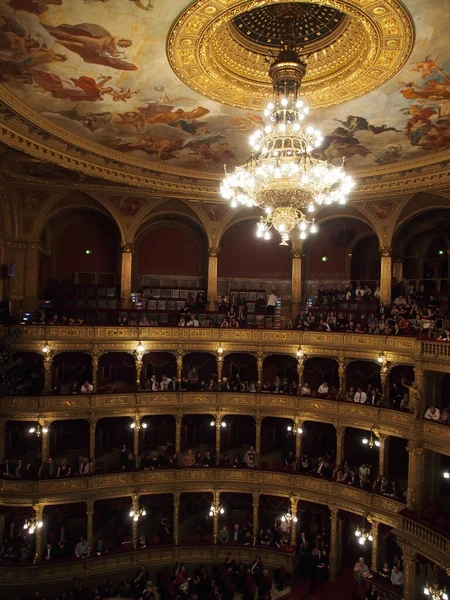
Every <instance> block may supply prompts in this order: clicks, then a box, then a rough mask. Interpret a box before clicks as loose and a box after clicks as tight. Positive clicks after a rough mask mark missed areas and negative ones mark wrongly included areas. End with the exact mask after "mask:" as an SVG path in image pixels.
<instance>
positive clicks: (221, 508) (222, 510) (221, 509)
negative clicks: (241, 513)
mask: <svg viewBox="0 0 450 600" xmlns="http://www.w3.org/2000/svg"><path fill="white" fill-rule="evenodd" d="M219 512H220V514H221V515H223V514H224V513H225V509H224V508H223V506H221V507H220V511H219Z"/></svg>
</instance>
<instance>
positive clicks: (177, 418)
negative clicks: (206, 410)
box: [175, 414, 183, 458]
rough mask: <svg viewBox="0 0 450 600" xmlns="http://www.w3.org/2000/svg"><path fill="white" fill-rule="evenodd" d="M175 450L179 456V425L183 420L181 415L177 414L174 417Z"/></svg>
mask: <svg viewBox="0 0 450 600" xmlns="http://www.w3.org/2000/svg"><path fill="white" fill-rule="evenodd" d="M175 418H176V420H175V452H176V453H177V454H178V458H179V457H180V452H181V425H182V420H183V415H181V414H177V416H176V417H175Z"/></svg>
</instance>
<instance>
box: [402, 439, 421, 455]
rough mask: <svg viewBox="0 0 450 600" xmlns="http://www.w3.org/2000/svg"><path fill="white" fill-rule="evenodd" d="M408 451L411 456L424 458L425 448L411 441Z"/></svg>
mask: <svg viewBox="0 0 450 600" xmlns="http://www.w3.org/2000/svg"><path fill="white" fill-rule="evenodd" d="M406 449H407V450H408V452H409V455H410V456H422V455H423V453H424V448H423V446H419V445H418V444H417V442H415V441H412V440H410V441H409V442H408V444H407V445H406Z"/></svg>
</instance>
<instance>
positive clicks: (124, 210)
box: [108, 196, 148, 217]
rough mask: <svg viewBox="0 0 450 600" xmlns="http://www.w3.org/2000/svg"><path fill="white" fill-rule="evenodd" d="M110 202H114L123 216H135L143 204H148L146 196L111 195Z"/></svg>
mask: <svg viewBox="0 0 450 600" xmlns="http://www.w3.org/2000/svg"><path fill="white" fill-rule="evenodd" d="M108 200H109V202H111V204H113V205H114V206H115V207H116V208H117V209H118V211H119V212H120V214H121V215H122V216H123V217H134V216H136V215H137V213H138V212H139V211H140V210H141V208H142V207H143V206H145V205H146V204H148V202H147V200H146V199H145V198H139V197H134V196H120V197H117V196H110V197H109V198H108Z"/></svg>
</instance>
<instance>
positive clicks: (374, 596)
mask: <svg viewBox="0 0 450 600" xmlns="http://www.w3.org/2000/svg"><path fill="white" fill-rule="evenodd" d="M364 600H380V594H379V592H378V590H377V588H376V587H375V585H374V584H372V585H371V586H370V589H369V590H367V592H366V596H365V598H364Z"/></svg>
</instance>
